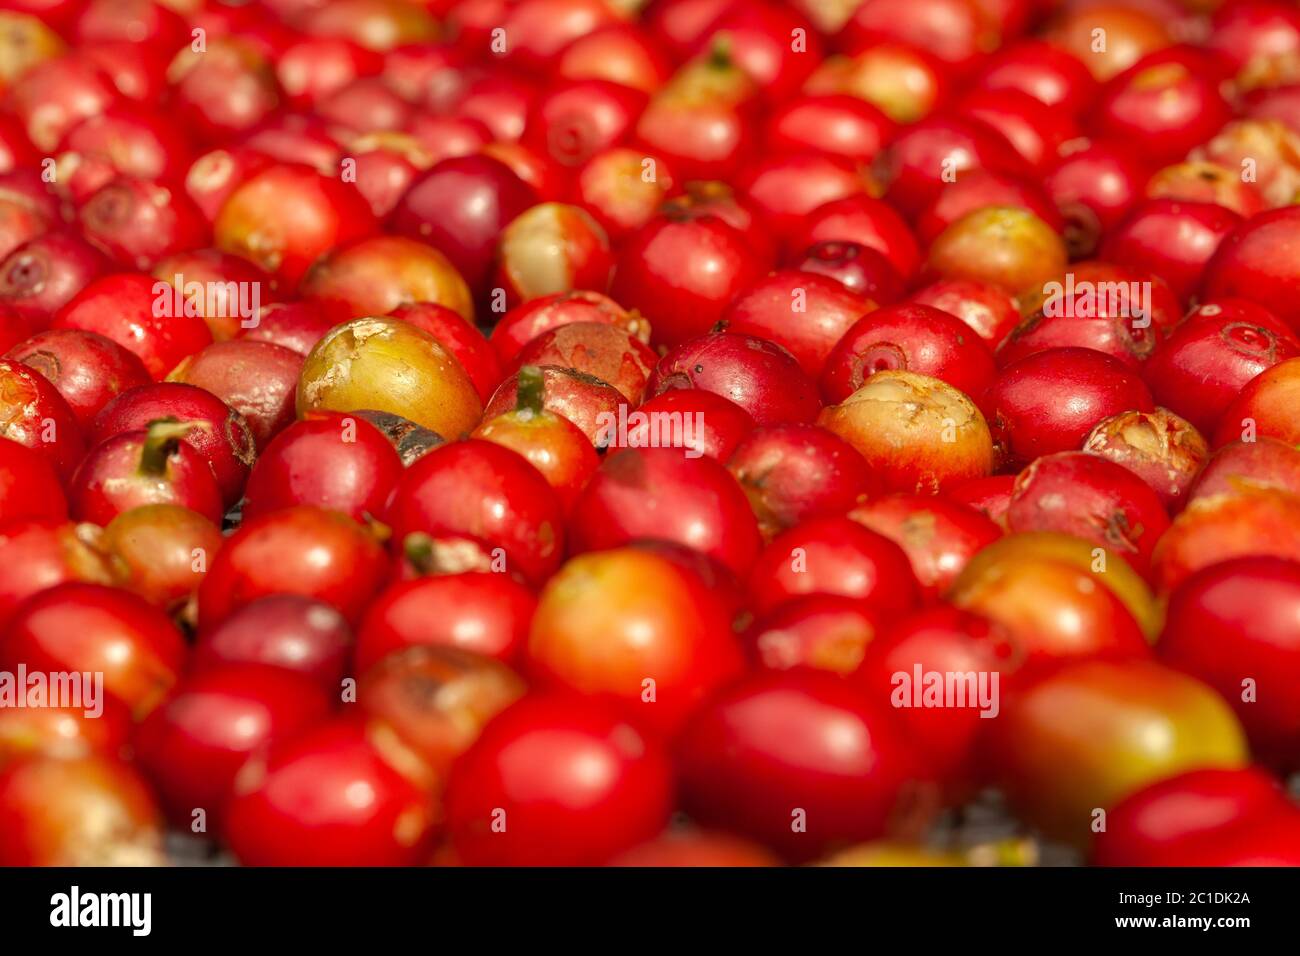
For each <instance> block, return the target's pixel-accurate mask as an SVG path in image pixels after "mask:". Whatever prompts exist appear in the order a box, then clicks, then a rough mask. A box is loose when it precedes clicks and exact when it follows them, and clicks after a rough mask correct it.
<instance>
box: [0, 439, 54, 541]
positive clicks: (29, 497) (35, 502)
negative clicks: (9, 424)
mask: <svg viewBox="0 0 1300 956" xmlns="http://www.w3.org/2000/svg"><path fill="white" fill-rule="evenodd" d="M67 517H68V500H67V498H66V497H65V496H64V494H63V489H62V488H61V487H60V486H59V473H58V472H57V471H56V470H55V468H54V464H53V463H52V462H51V461H50V460H49V459H48V458H47V457H46V456H45V455H43V454H41V453H40V452H38V451H34V450H32V449H31V448H28V447H27V446H25V445H20V444H19V443H18V442H16V441H9V440H8V439H0V520H3V521H5V522H10V521H16V520H19V519H35V520H50V521H65V520H67Z"/></svg>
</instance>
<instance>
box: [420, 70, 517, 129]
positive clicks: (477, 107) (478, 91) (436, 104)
mask: <svg viewBox="0 0 1300 956" xmlns="http://www.w3.org/2000/svg"><path fill="white" fill-rule="evenodd" d="M447 72H450V71H447ZM425 85H426V87H427V95H425V96H423V97H422V99H423V100H424V102H425V104H426V105H428V106H431V107H433V108H434V109H439V108H442V109H446V110H448V111H450V112H451V113H453V114H454V115H455V116H456V117H458V118H461V119H470V120H476V121H477V122H480V123H482V124H483V125H484V126H486V127H487V129H488V130H489V131H490V133H491V135H492V137H493V139H494V140H495V141H497V142H502V143H516V142H518V140H519V137H520V136H522V135H523V132H524V126H525V124H526V123H527V121H528V111H529V108H530V107H531V106H532V104H533V103H534V102H535V101H536V99H537V94H538V90H537V87H536V86H535V85H534V84H533V83H531V82H530V81H529V80H528V79H527V78H525V77H522V76H519V75H518V74H509V73H498V72H495V71H485V72H482V73H480V74H475V75H472V76H469V77H468V78H465V77H462V78H459V79H445V78H442V77H434V78H431V79H429V80H428V81H427V82H426V84H425ZM458 86H459V88H457V87H458Z"/></svg>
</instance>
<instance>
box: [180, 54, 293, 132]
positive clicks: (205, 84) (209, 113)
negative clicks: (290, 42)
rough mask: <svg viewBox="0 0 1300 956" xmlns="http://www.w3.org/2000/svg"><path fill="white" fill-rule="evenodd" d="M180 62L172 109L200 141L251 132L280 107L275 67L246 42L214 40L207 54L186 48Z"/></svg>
mask: <svg viewBox="0 0 1300 956" xmlns="http://www.w3.org/2000/svg"><path fill="white" fill-rule="evenodd" d="M174 62H175V64H176V65H174V66H172V67H169V70H168V72H169V74H173V75H174V76H175V78H174V79H173V80H172V82H171V83H170V84H169V85H170V87H171V102H172V108H173V109H174V110H175V112H176V115H177V116H178V118H179V119H180V120H181V121H182V122H183V123H184V124H185V126H186V127H187V128H188V129H189V130H191V131H192V133H193V135H194V136H196V137H197V138H198V139H199V140H200V141H205V142H211V143H216V142H220V141H222V140H224V139H228V138H230V137H231V136H234V135H237V134H239V133H243V132H246V131H248V130H250V129H252V128H254V127H255V126H257V125H258V124H259V123H261V122H262V121H263V120H265V119H267V118H268V117H269V116H271V114H272V113H273V112H274V110H275V108H276V106H277V105H278V99H279V96H278V91H277V89H276V85H275V75H274V73H273V72H272V70H271V64H270V63H269V62H267V58H266V57H265V56H264V54H263V53H262V52H261V51H260V50H258V49H257V48H256V46H255V45H253V44H252V43H250V42H249V41H248V40H247V39H245V38H242V37H239V36H226V37H214V38H213V40H212V42H210V43H208V44H207V48H206V49H205V50H204V51H203V53H202V54H198V53H197V52H194V51H193V50H192V49H191V50H185V49H182V50H181V51H180V53H179V54H178V59H177V60H176V61H174ZM178 67H180V69H179V70H178V69H177V68H178Z"/></svg>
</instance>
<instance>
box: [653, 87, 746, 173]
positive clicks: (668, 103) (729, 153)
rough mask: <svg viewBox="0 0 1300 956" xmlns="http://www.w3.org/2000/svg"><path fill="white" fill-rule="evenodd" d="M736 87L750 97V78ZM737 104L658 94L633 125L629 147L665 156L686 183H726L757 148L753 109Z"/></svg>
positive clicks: (730, 100) (732, 100) (729, 100)
mask: <svg viewBox="0 0 1300 956" xmlns="http://www.w3.org/2000/svg"><path fill="white" fill-rule="evenodd" d="M723 69H724V71H726V72H733V73H734V72H736V71H735V68H734V67H724V68H723ZM740 82H741V84H743V86H744V87H745V88H746V91H748V89H749V83H750V81H749V80H748V78H744V79H742V80H741V81H740ZM736 99H737V97H736V96H735V95H732V96H729V97H723V98H720V99H714V98H712V97H710V98H709V99H707V100H705V99H703V98H702V96H701V94H699V93H693V94H688V95H686V96H682V95H679V94H677V93H675V92H672V93H670V92H669V91H668V90H667V89H666V90H663V91H660V92H659V93H658V94H657V95H656V96H654V97H652V98H651V100H650V103H649V104H648V105H647V107H646V109H645V112H643V113H642V114H641V119H640V120H639V121H638V122H637V126H636V133H635V137H634V138H633V140H632V143H633V146H634V147H635V148H638V149H645V150H647V151H649V152H651V153H654V154H655V155H657V156H663V157H664V158H665V159H666V160H668V162H669V163H670V164H671V165H672V168H673V169H674V170H675V171H676V173H677V174H678V175H679V176H681V177H682V178H683V180H685V181H692V180H700V181H703V180H713V179H719V180H727V181H730V180H732V179H734V178H735V177H736V176H737V175H738V174H739V173H740V170H741V167H742V166H743V165H744V163H745V160H746V159H747V158H748V157H749V156H752V155H753V150H754V148H755V146H754V117H753V110H752V106H753V103H752V101H748V100H745V98H744V97H743V96H742V97H740V99H742V102H739V103H737V102H735V100H736Z"/></svg>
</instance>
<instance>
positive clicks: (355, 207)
mask: <svg viewBox="0 0 1300 956" xmlns="http://www.w3.org/2000/svg"><path fill="white" fill-rule="evenodd" d="M286 210H292V211H293V213H294V215H293V216H292V217H286V216H285V211H286ZM374 229H375V222H374V216H373V214H372V213H371V212H370V206H369V204H368V203H367V202H366V201H365V199H364V198H363V197H362V196H361V195H360V194H359V193H358V192H357V191H356V190H355V189H354V188H353V187H351V186H350V185H348V184H346V183H343V182H340V181H338V180H335V179H329V178H327V177H325V176H322V175H321V174H320V173H318V172H316V171H315V170H314V169H312V168H310V167H308V166H301V165H290V164H275V165H272V166H269V167H267V168H266V169H264V170H261V171H260V172H257V173H254V174H252V175H251V176H249V177H248V178H247V179H245V180H244V181H243V182H242V183H241V184H240V185H239V186H237V187H235V189H234V190H233V191H232V192H231V193H230V195H229V196H228V197H227V198H226V201H225V202H224V203H223V204H222V206H221V210H220V212H218V213H217V217H216V220H215V221H214V222H213V234H214V235H215V237H216V245H217V247H218V248H220V249H221V250H223V251H225V252H230V253H234V254H235V255H243V256H244V257H245V258H248V259H251V260H252V261H253V262H255V263H256V264H257V265H259V266H261V267H262V268H263V269H265V270H266V271H268V272H273V273H275V274H276V275H277V276H278V277H279V278H280V279H281V280H283V281H284V282H285V283H286V284H287V285H289V286H292V285H293V284H295V283H297V282H298V281H299V280H300V279H301V278H302V276H303V274H304V273H306V271H307V269H308V268H309V267H310V266H311V264H312V263H313V262H314V261H315V260H316V259H317V258H318V257H319V256H320V255H321V254H322V253H324V252H326V251H328V250H330V249H333V248H336V247H338V246H342V245H345V244H347V243H349V242H352V241H353V240H356V239H361V238H364V237H366V236H369V235H370V234H371V233H373V232H374ZM254 243H255V244H256V248H253V244H254Z"/></svg>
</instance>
